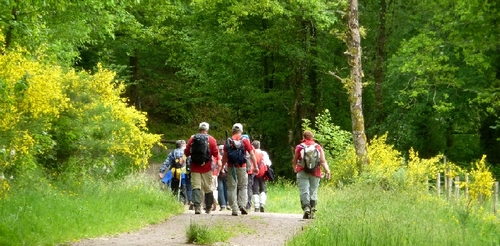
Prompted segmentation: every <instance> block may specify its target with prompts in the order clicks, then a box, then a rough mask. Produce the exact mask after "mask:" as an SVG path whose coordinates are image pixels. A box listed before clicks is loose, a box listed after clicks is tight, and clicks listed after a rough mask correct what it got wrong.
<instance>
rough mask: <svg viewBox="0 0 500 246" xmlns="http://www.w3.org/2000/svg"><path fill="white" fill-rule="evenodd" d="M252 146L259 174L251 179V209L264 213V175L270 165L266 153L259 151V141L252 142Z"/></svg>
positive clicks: (265, 198)
mask: <svg viewBox="0 0 500 246" xmlns="http://www.w3.org/2000/svg"><path fill="white" fill-rule="evenodd" d="M252 145H253V147H254V148H255V152H254V153H255V159H256V160H257V167H258V168H259V172H258V173H257V174H255V175H254V178H253V186H252V194H253V197H252V198H253V207H254V208H255V212H259V211H260V212H262V213H264V206H265V205H266V200H267V195H266V193H267V191H266V180H265V178H264V175H265V174H266V171H267V169H268V168H269V167H270V166H271V165H272V163H271V160H270V159H269V155H268V154H267V152H265V151H263V150H261V149H260V142H259V141H257V140H255V141H253V142H252Z"/></svg>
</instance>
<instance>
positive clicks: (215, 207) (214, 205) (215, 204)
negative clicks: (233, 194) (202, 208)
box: [212, 203, 217, 211]
mask: <svg viewBox="0 0 500 246" xmlns="http://www.w3.org/2000/svg"><path fill="white" fill-rule="evenodd" d="M215 210H217V203H214V204H213V205H212V211H215Z"/></svg>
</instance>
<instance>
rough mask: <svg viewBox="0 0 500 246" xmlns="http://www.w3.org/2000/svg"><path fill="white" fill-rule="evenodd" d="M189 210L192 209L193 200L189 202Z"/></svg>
mask: <svg viewBox="0 0 500 246" xmlns="http://www.w3.org/2000/svg"><path fill="white" fill-rule="evenodd" d="M189 210H194V204H193V202H190V203H189Z"/></svg>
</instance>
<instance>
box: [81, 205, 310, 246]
mask: <svg viewBox="0 0 500 246" xmlns="http://www.w3.org/2000/svg"><path fill="white" fill-rule="evenodd" d="M191 221H193V222H196V223H197V224H206V225H211V224H216V225H221V224H223V225H224V228H232V227H234V228H240V230H242V231H241V233H240V234H239V235H236V236H235V237H233V238H230V239H229V241H228V242H219V243H216V244H214V245H241V246H243V245H246V246H253V245H255V246H264V245H266V246H267V245H285V243H286V241H288V240H289V239H290V238H292V237H293V236H294V235H295V234H297V233H300V232H301V231H302V229H303V227H304V225H306V224H307V223H308V222H309V221H310V220H304V219H302V215H301V214H278V213H256V212H251V213H249V214H248V215H244V216H243V215H239V216H231V211H229V210H226V211H212V213H210V214H200V215H195V214H194V211H192V210H191V211H190V210H186V211H185V212H184V213H183V214H180V215H177V216H173V217H171V218H169V219H168V220H166V221H164V222H162V223H160V224H157V225H151V226H147V227H145V228H142V229H140V230H139V231H135V232H129V233H124V234H120V235H116V236H114V237H102V238H94V239H84V240H82V241H80V242H76V243H73V244H72V245H74V246H88V245H190V244H188V243H186V241H187V239H186V229H187V227H188V226H189V224H190V222H191ZM242 225H244V226H242ZM241 228H243V229H241ZM251 228H254V229H251ZM221 233H224V232H221Z"/></svg>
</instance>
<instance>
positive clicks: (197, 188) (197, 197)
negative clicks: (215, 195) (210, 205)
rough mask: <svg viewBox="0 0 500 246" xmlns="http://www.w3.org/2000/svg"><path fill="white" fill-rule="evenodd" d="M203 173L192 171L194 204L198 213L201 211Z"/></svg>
mask: <svg viewBox="0 0 500 246" xmlns="http://www.w3.org/2000/svg"><path fill="white" fill-rule="evenodd" d="M201 182H202V181H201V173H191V186H192V187H193V204H194V211H195V213H196V214H199V213H201V197H202V194H201Z"/></svg>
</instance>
